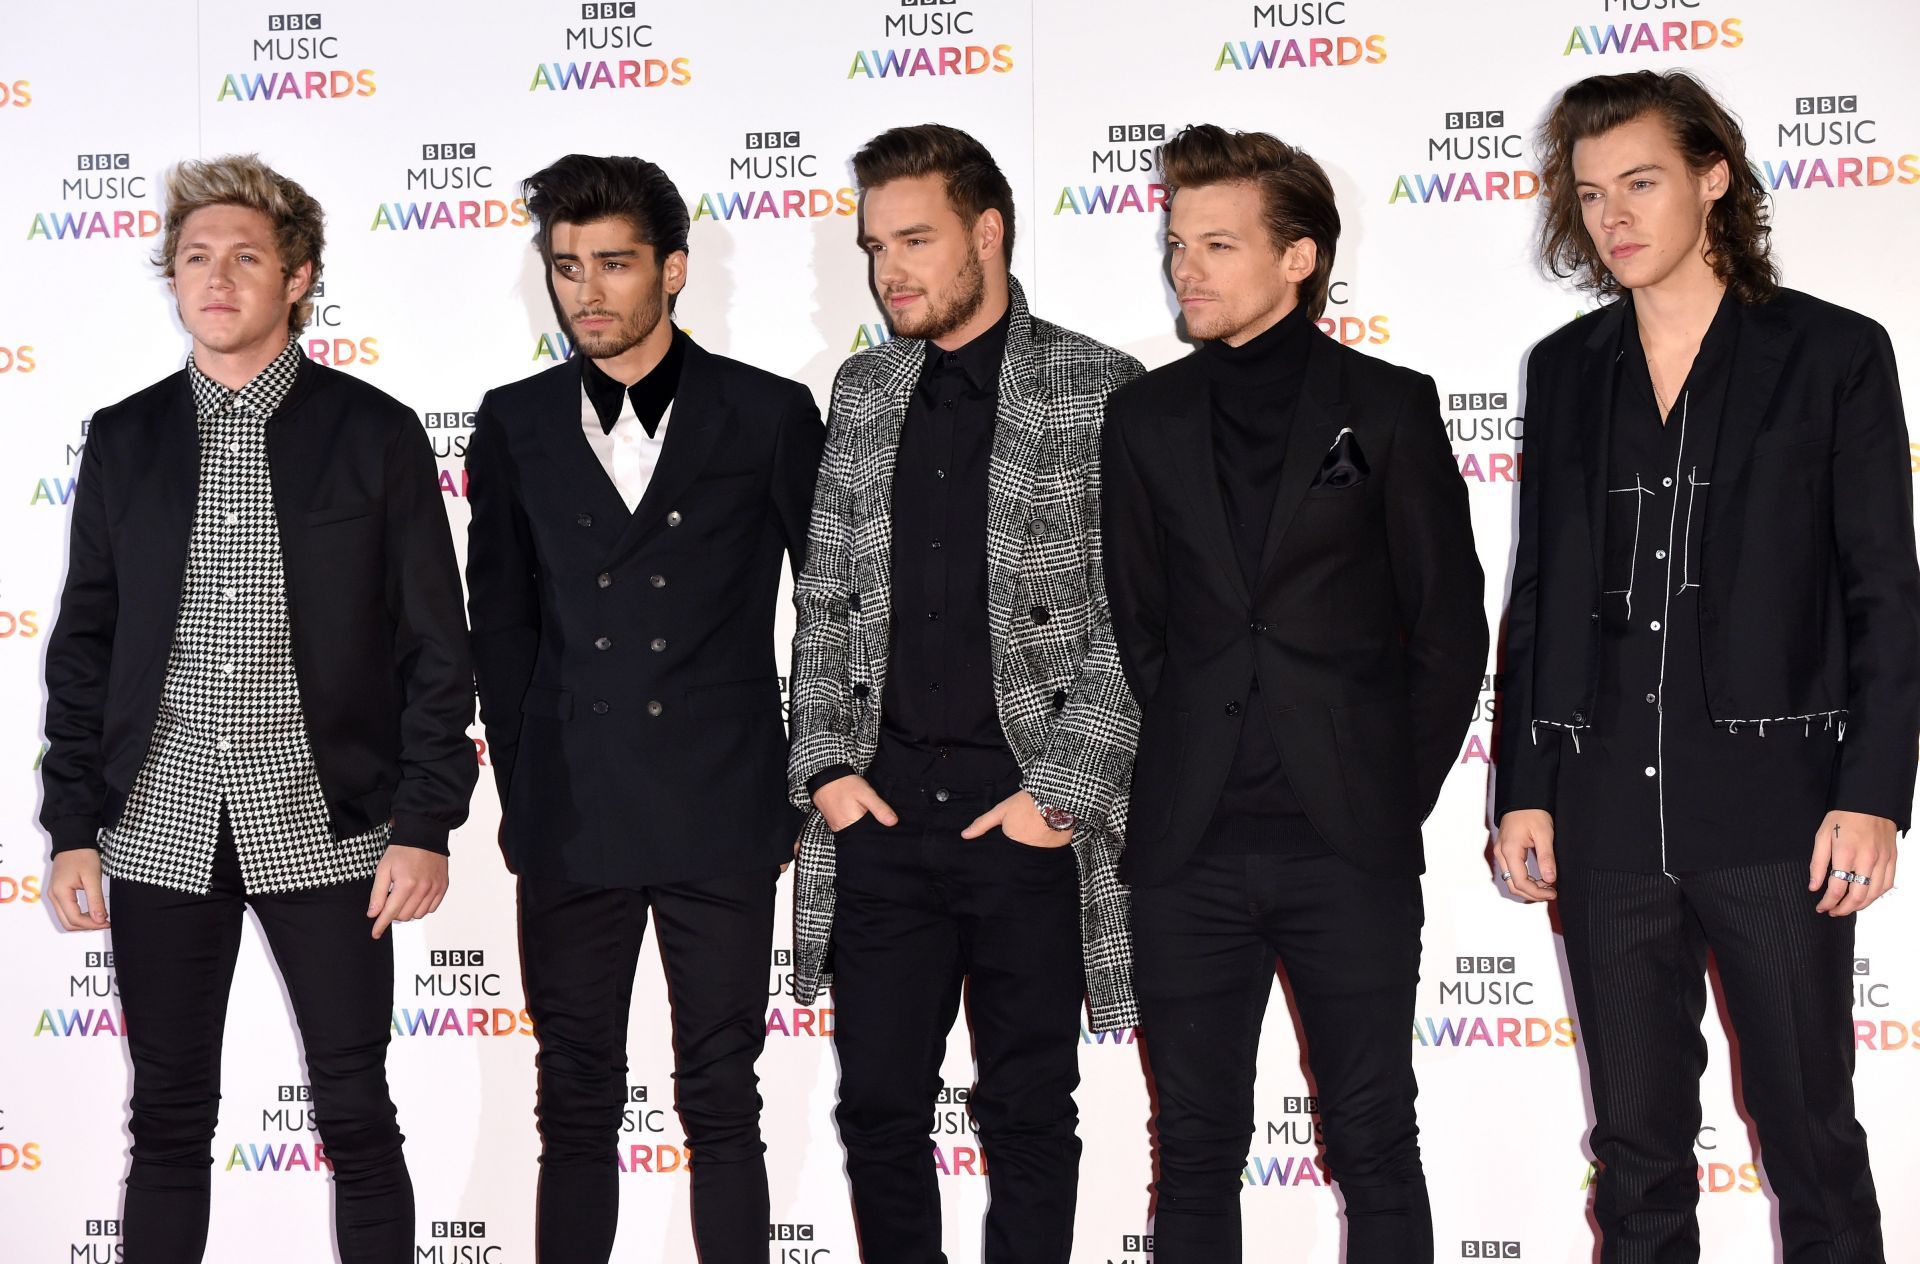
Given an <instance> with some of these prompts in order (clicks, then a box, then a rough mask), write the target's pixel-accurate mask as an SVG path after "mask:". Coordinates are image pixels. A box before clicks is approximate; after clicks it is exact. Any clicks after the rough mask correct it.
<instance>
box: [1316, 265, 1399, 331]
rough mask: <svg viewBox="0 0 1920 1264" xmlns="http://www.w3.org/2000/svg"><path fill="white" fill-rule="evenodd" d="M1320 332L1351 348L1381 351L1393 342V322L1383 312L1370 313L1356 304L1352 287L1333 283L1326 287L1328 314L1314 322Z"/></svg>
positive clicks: (1340, 282)
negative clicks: (1362, 347) (1372, 348)
mask: <svg viewBox="0 0 1920 1264" xmlns="http://www.w3.org/2000/svg"><path fill="white" fill-rule="evenodd" d="M1313 323H1314V324H1316V325H1318V326H1319V327H1320V332H1321V333H1323V334H1325V335H1326V336H1327V337H1329V338H1333V339H1337V340H1338V341H1340V342H1342V343H1344V344H1345V345H1347V346H1349V347H1359V346H1367V347H1381V346H1385V345H1386V344H1387V343H1388V342H1390V341H1392V339H1393V330H1392V322H1391V321H1390V320H1389V319H1388V318H1387V315H1386V313H1384V312H1368V311H1365V310H1363V309H1361V308H1359V307H1357V306H1356V305H1355V303H1354V301H1353V284H1352V282H1350V281H1334V282H1331V283H1330V284H1329V285H1328V286H1327V310H1326V311H1324V312H1322V313H1320V316H1319V319H1317V320H1315V321H1314V322H1313Z"/></svg>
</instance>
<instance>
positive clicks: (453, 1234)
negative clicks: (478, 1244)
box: [433, 1220, 487, 1238]
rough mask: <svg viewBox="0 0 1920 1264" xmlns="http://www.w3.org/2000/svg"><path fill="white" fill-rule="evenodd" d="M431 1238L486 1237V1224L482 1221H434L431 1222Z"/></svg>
mask: <svg viewBox="0 0 1920 1264" xmlns="http://www.w3.org/2000/svg"><path fill="white" fill-rule="evenodd" d="M433 1236H434V1237H436V1238H484V1237H486V1236H487V1222H486V1221H484V1220H436V1221H434V1222H433Z"/></svg>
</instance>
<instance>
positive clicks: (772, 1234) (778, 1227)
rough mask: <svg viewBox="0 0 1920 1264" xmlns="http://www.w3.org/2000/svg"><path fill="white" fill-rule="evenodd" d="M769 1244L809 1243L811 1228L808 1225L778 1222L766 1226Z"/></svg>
mask: <svg viewBox="0 0 1920 1264" xmlns="http://www.w3.org/2000/svg"><path fill="white" fill-rule="evenodd" d="M767 1241H769V1242H811V1241H813V1226H812V1225H810V1224H784V1223H780V1222H778V1221H776V1222H774V1223H773V1224H769V1225H768V1226H767Z"/></svg>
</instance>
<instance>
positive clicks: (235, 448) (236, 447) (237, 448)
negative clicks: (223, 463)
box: [227, 443, 240, 456]
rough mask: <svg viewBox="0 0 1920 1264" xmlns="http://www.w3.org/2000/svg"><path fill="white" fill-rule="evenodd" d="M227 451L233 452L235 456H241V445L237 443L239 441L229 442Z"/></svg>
mask: <svg viewBox="0 0 1920 1264" xmlns="http://www.w3.org/2000/svg"><path fill="white" fill-rule="evenodd" d="M227 451H229V452H231V453H233V454H234V455H235V456H239V455H240V445H239V444H237V443H229V444H228V445H227Z"/></svg>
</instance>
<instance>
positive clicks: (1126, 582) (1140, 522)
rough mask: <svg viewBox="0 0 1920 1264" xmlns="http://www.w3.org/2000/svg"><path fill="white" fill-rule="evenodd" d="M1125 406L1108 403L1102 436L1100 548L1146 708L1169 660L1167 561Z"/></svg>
mask: <svg viewBox="0 0 1920 1264" xmlns="http://www.w3.org/2000/svg"><path fill="white" fill-rule="evenodd" d="M1124 398H1125V397H1124V396H1123V397H1121V399H1122V400H1124ZM1124 407H1125V405H1124V403H1121V404H1120V407H1119V408H1118V409H1117V408H1116V402H1115V401H1114V400H1112V399H1110V400H1109V401H1108V404H1107V423H1106V430H1105V432H1104V434H1103V435H1102V436H1101V458H1100V480H1101V485H1102V496H1101V501H1100V530H1101V533H1102V540H1101V547H1102V551H1103V553H1104V555H1105V571H1106V582H1107V604H1108V606H1109V607H1110V608H1111V610H1112V615H1113V635H1114V641H1115V643H1116V644H1117V645H1118V647H1119V651H1120V666H1121V670H1122V671H1124V672H1125V673H1126V677H1127V684H1128V685H1129V686H1130V687H1131V688H1132V689H1133V696H1134V698H1135V699H1136V700H1137V701H1138V702H1139V703H1140V705H1141V706H1142V707H1144V706H1146V705H1147V703H1148V702H1150V701H1151V700H1152V699H1153V695H1154V693H1155V691H1156V690H1158V689H1159V687H1160V669H1161V667H1162V666H1163V665H1164V664H1165V663H1166V659H1167V559H1166V546H1165V543H1164V542H1163V540H1162V539H1161V531H1160V527H1159V525H1158V524H1157V523H1156V522H1155V521H1154V516H1153V504H1152V502H1151V501H1150V500H1149V499H1148V496H1147V488H1146V484H1145V483H1143V482H1142V481H1141V478H1140V472H1139V469H1138V467H1137V466H1136V464H1135V456H1134V453H1133V450H1132V447H1131V446H1130V444H1129V442H1128V440H1127V434H1126V425H1125V423H1124V422H1123V421H1122V420H1121V418H1120V416H1118V415H1116V413H1117V412H1119V411H1121V410H1123V409H1124Z"/></svg>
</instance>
